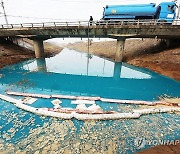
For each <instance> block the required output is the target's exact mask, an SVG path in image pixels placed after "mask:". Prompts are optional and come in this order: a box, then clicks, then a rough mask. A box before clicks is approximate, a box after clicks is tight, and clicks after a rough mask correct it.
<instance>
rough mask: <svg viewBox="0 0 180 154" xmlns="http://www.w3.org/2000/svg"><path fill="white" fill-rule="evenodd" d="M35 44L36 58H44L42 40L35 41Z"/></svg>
mask: <svg viewBox="0 0 180 154" xmlns="http://www.w3.org/2000/svg"><path fill="white" fill-rule="evenodd" d="M33 44H34V51H35V57H36V58H43V57H44V45H43V40H41V39H36V40H33Z"/></svg>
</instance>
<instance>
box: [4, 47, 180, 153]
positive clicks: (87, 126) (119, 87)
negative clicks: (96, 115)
mask: <svg viewBox="0 0 180 154" xmlns="http://www.w3.org/2000/svg"><path fill="white" fill-rule="evenodd" d="M6 90H12V91H20V92H31V93H41V94H68V95H73V96H74V95H75V96H100V97H104V98H116V99H129V100H135V99H136V100H148V101H154V100H158V97H160V96H164V95H167V96H170V97H180V83H179V82H176V81H174V80H172V79H170V78H167V77H164V76H162V75H159V74H157V73H154V72H152V71H149V70H147V69H141V68H138V67H134V66H132V65H129V64H126V63H114V62H112V61H109V60H106V59H103V58H99V57H97V56H94V55H89V56H88V55H87V54H86V53H79V52H76V51H74V50H69V49H64V50H63V51H62V52H61V53H60V54H58V55H56V56H55V57H51V58H46V59H40V60H35V59H32V60H29V61H24V62H22V63H19V64H15V65H10V66H8V67H5V68H3V69H1V70H0V93H2V94H5V91H6ZM15 98H19V97H15ZM52 100H53V99H38V100H37V101H36V102H35V103H33V104H32V105H31V106H34V107H53V105H52V103H51V101H52ZM61 101H62V107H72V108H75V107H76V105H72V104H71V100H66V99H61ZM96 104H98V105H99V106H100V107H101V108H103V109H104V110H114V111H118V112H130V111H132V110H133V109H135V108H144V107H146V106H140V105H123V104H115V103H114V104H113V103H102V102H100V101H97V102H96ZM0 117H1V120H0V130H1V134H0V152H3V153H5V152H9V153H15V152H18V153H20V152H22V151H26V152H30V153H34V152H36V151H40V152H42V153H50V151H51V152H52V151H55V152H57V153H63V152H64V153H65V152H67V153H92V152H93V153H133V152H136V151H139V150H143V149H146V148H149V147H152V146H155V145H156V144H160V143H159V141H166V140H175V139H179V138H180V130H179V128H180V118H179V115H178V113H163V114H151V115H144V116H141V117H140V118H139V119H123V120H104V121H94V120H91V121H79V120H76V119H72V120H60V119H57V118H50V117H43V116H38V115H35V114H31V113H28V112H26V111H23V110H21V109H18V108H16V107H15V106H14V105H13V104H10V103H8V102H5V101H2V100H0ZM138 141H143V142H142V143H140V144H139V142H138ZM152 141H155V142H153V143H151V142H152Z"/></svg>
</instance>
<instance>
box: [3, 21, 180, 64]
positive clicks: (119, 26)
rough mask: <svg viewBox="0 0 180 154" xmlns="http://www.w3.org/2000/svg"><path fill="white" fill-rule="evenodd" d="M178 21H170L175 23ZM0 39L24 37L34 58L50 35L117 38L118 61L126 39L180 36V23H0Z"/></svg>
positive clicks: (42, 53)
mask: <svg viewBox="0 0 180 154" xmlns="http://www.w3.org/2000/svg"><path fill="white" fill-rule="evenodd" d="M177 22H179V21H174V23H177ZM0 37H1V38H28V39H31V40H33V42H34V50H35V55H36V58H41V57H43V56H44V48H43V41H44V40H47V39H51V38H65V37H68V38H69V37H74V38H114V39H116V40H117V52H116V56H115V57H116V59H115V61H117V62H120V61H122V57H123V50H124V43H125V40H126V39H127V38H160V39H180V25H175V24H172V25H169V24H167V23H162V22H157V21H155V20H150V21H148V20H146V21H138V20H137V21H124V20H123V21H122V20H121V21H113V22H108V21H101V22H99V21H97V22H94V21H93V22H92V23H89V21H79V22H47V23H24V24H8V25H0Z"/></svg>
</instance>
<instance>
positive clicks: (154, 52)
mask: <svg viewBox="0 0 180 154" xmlns="http://www.w3.org/2000/svg"><path fill="white" fill-rule="evenodd" d="M90 44H91V45H90V48H89V49H90V53H93V54H95V55H98V56H102V57H106V58H110V59H114V53H115V51H116V41H108V42H92V41H91V42H90ZM66 47H68V48H71V49H76V50H79V51H83V52H85V51H86V52H87V49H88V48H87V47H88V46H87V42H85V43H83V42H77V43H73V44H68V45H66ZM62 49H63V48H61V47H59V46H55V45H52V44H49V43H45V56H46V57H51V56H54V55H56V54H57V53H59V52H60V51H61V50H62ZM34 57H35V55H34V51H32V50H29V49H25V48H22V47H19V46H18V45H15V44H12V43H10V42H9V41H4V40H0V68H2V67H4V66H6V65H9V64H15V63H17V62H20V61H23V60H27V59H32V58H34ZM124 61H125V62H127V63H129V64H133V65H136V66H140V67H145V68H148V69H151V70H153V71H155V72H158V73H160V74H163V75H166V76H169V77H171V78H173V79H176V80H178V81H180V47H167V46H166V44H164V43H162V42H161V41H160V40H155V39H144V40H140V39H138V40H137V39H136V40H127V41H126V44H125V55H124ZM179 151H180V144H178V145H176V146H173V145H171V146H167V145H166V146H156V147H154V148H151V149H148V150H145V151H142V152H140V153H139V154H145V153H152V154H158V153H164V154H171V153H178V152H179Z"/></svg>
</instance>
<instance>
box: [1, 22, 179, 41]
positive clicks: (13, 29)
mask: <svg viewBox="0 0 180 154" xmlns="http://www.w3.org/2000/svg"><path fill="white" fill-rule="evenodd" d="M175 22H176V23H177V22H179V21H175ZM0 27H1V28H0V37H27V38H31V39H37V38H39V39H42V40H46V39H50V38H57V37H59V38H64V37H85V38H87V37H98V38H108V37H110V38H118V37H125V38H155V37H156V38H175V39H177V38H180V25H169V24H167V23H162V22H161V23H159V22H157V21H152V20H151V21H114V22H107V21H105V22H93V23H92V25H89V22H88V21H81V22H48V23H25V24H9V25H0Z"/></svg>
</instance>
